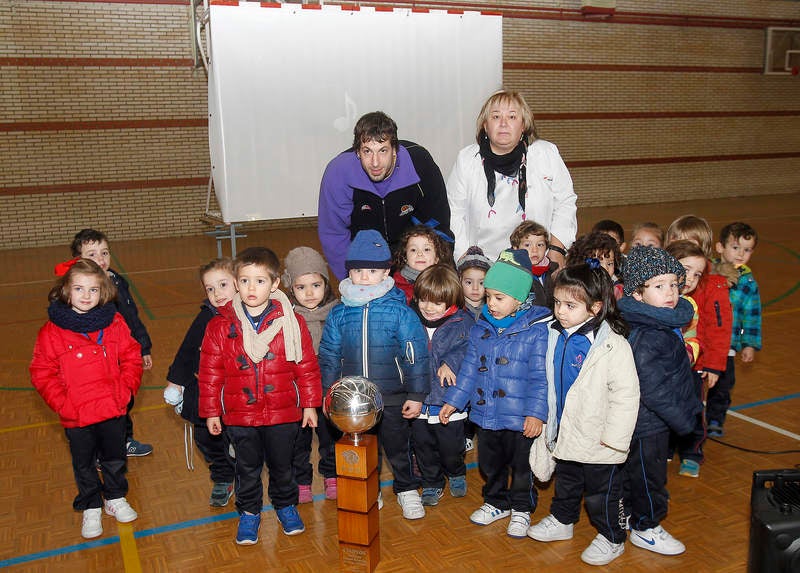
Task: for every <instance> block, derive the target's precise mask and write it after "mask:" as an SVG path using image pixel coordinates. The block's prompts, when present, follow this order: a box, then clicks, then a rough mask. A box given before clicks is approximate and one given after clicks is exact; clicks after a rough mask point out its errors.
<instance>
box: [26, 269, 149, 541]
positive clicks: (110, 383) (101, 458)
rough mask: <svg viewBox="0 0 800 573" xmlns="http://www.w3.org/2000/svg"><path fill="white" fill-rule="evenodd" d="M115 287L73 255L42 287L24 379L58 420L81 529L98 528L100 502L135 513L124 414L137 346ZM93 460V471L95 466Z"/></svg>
mask: <svg viewBox="0 0 800 573" xmlns="http://www.w3.org/2000/svg"><path fill="white" fill-rule="evenodd" d="M115 296H116V289H115V288H114V284H113V283H112V282H111V279H110V278H109V277H108V275H107V274H106V273H105V271H104V270H103V269H102V268H100V266H98V265H97V264H96V263H95V262H94V261H90V260H87V259H81V260H78V261H76V262H75V263H74V264H73V265H72V266H71V267H70V268H69V270H68V271H67V272H66V274H64V275H63V276H62V277H61V278H60V279H59V280H58V282H57V283H56V286H55V287H53V289H52V290H51V291H50V295H49V299H50V307H49V308H48V310H47V313H48V316H49V318H50V320H49V321H48V322H47V323H46V324H45V325H44V326H43V327H42V328H41V330H40V331H39V336H38V337H37V339H36V346H35V347H34V349H33V361H32V362H31V366H30V373H31V382H33V385H34V386H35V387H36V390H37V391H38V392H39V394H40V395H41V396H42V398H44V401H45V402H47V405H48V406H50V408H51V409H52V410H53V411H54V412H56V413H57V414H58V416H59V418H61V425H62V426H64V429H65V430H64V431H65V433H66V436H67V440H68V441H69V449H70V453H71V454H72V470H73V473H74V474H75V482H76V484H77V486H78V495H77V496H75V500H74V501H73V503H72V507H73V508H75V509H76V510H78V511H83V524H82V526H81V535H83V537H85V538H87V539H90V538H93V537H98V536H99V535H101V534H102V533H103V524H102V520H101V519H102V507H103V505H104V504H103V499H105V511H106V513H107V514H109V515H113V516H115V517H116V518H117V521H119V522H121V523H127V522H129V521H133V520H134V519H136V518H137V517H138V515H137V513H136V512H135V511H134V510H133V509H132V508H131V506H130V504H128V501H127V500H126V499H125V496H126V495H127V493H128V480H127V479H126V478H125V473H126V471H127V452H126V449H125V413H126V409H127V405H128V402H129V401H130V400H131V398H132V396H133V395H134V394H136V391H137V390H138V389H139V385H140V384H141V380H142V358H141V347H140V346H139V343H138V342H136V340H134V339H133V337H132V336H131V333H130V330H129V329H128V326H127V325H126V324H125V320H124V319H123V318H122V315H120V314H119V313H118V312H117V310H116V306H115V305H114V297H115ZM98 462H99V465H100V473H101V474H102V477H103V479H102V480H101V479H100V476H99V475H98V472H97V468H96V464H97V463H98Z"/></svg>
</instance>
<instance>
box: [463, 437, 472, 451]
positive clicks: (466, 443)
mask: <svg viewBox="0 0 800 573" xmlns="http://www.w3.org/2000/svg"><path fill="white" fill-rule="evenodd" d="M473 449H475V442H473V441H472V438H466V439H465V440H464V451H465V452H471V451H472V450H473Z"/></svg>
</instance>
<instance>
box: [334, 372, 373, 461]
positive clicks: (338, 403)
mask: <svg viewBox="0 0 800 573" xmlns="http://www.w3.org/2000/svg"><path fill="white" fill-rule="evenodd" d="M322 411H323V412H324V413H325V415H326V416H327V417H328V419H329V420H330V421H331V423H332V424H333V425H334V426H336V427H337V428H339V429H340V430H341V431H342V432H344V433H345V434H349V435H350V436H351V437H352V439H353V444H355V445H358V435H359V434H361V433H364V432H366V431H367V430H369V429H370V428H372V427H373V426H374V425H375V424H377V423H378V422H379V421H380V419H381V414H382V413H383V397H382V396H381V392H380V390H378V387H377V386H376V385H375V384H373V383H372V382H370V381H369V380H367V379H366V378H364V377H363V376H345V377H344V378H341V379H340V380H337V381H336V382H334V383H333V385H332V386H331V387H330V389H328V392H327V394H325V399H324V400H323V401H322Z"/></svg>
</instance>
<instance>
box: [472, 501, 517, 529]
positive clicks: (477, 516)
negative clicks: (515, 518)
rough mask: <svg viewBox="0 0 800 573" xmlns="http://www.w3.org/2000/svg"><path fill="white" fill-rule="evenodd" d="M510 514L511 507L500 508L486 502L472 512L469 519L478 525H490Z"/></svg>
mask: <svg viewBox="0 0 800 573" xmlns="http://www.w3.org/2000/svg"><path fill="white" fill-rule="evenodd" d="M509 515H511V510H510V509H498V508H496V507H495V506H493V505H492V504H490V503H484V504H483V505H482V506H480V507H479V508H478V509H476V510H475V511H473V512H472V515H470V516H469V520H470V521H471V522H472V523H475V524H477V525H489V524H490V523H494V522H495V521H497V520H498V519H503V518H504V517H508V516H509Z"/></svg>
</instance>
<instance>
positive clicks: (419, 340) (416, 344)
mask: <svg viewBox="0 0 800 573" xmlns="http://www.w3.org/2000/svg"><path fill="white" fill-rule="evenodd" d="M399 318H400V320H399V321H398V325H397V327H398V330H397V340H399V341H400V345H401V348H400V352H399V359H400V368H402V370H403V383H404V384H405V385H406V388H407V393H408V399H409V400H414V401H416V402H422V401H423V400H425V396H427V395H428V392H429V391H430V379H429V376H430V363H429V361H430V357H429V355H428V335H427V333H426V332H425V328H424V327H423V326H422V323H421V322H420V321H419V318H417V315H416V314H415V313H414V311H413V310H411V309H410V308H409V307H407V306H403V307H401V310H400V316H399Z"/></svg>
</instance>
